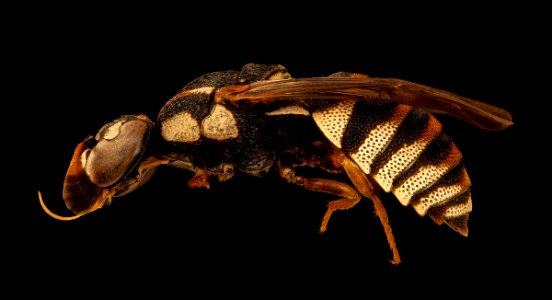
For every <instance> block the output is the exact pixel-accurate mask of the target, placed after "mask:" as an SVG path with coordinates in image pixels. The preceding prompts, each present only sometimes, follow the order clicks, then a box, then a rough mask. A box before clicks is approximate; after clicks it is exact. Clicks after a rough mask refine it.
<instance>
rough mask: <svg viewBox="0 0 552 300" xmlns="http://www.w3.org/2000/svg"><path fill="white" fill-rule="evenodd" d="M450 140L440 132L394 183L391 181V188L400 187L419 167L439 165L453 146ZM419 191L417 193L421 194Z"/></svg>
mask: <svg viewBox="0 0 552 300" xmlns="http://www.w3.org/2000/svg"><path fill="white" fill-rule="evenodd" d="M453 145H454V144H453V142H452V139H451V138H450V137H449V136H448V135H446V134H445V133H444V132H441V133H440V134H439V136H437V137H436V138H435V139H434V140H433V141H432V142H431V143H430V144H429V145H428V146H427V148H426V149H425V150H424V152H422V154H421V155H420V157H419V158H418V159H417V160H416V162H414V163H413V164H412V166H410V168H408V170H406V171H405V172H404V173H402V174H401V175H399V176H398V177H397V178H396V179H395V181H393V186H399V185H401V184H402V183H403V182H404V181H405V180H407V179H408V178H409V177H410V176H412V175H413V174H414V173H415V172H416V171H417V170H418V169H419V168H420V167H422V166H426V165H437V164H439V163H441V162H442V161H443V160H444V159H445V158H446V157H447V156H448V154H449V152H450V151H451V149H452V146H453ZM422 191H423V190H420V191H419V192H418V193H420V192H422ZM418 193H417V194H418Z"/></svg>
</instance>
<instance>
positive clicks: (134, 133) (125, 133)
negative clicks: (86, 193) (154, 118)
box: [81, 115, 151, 188]
mask: <svg viewBox="0 0 552 300" xmlns="http://www.w3.org/2000/svg"><path fill="white" fill-rule="evenodd" d="M148 121H149V120H147V118H146V119H144V117H142V116H132V115H131V116H122V117H120V118H118V119H116V120H115V121H113V122H111V123H108V124H106V125H104V126H103V127H102V129H100V131H98V133H97V134H96V137H95V139H96V141H97V143H96V145H95V146H94V147H93V148H91V149H88V150H87V151H85V152H83V154H82V155H83V157H82V158H81V160H82V164H83V167H84V169H85V171H86V174H87V175H88V177H89V178H90V181H91V182H93V183H94V184H95V185H97V186H98V187H101V188H107V187H110V186H113V185H114V184H116V183H118V182H119V181H120V180H121V179H122V178H123V177H124V176H125V175H126V174H128V172H130V171H131V170H132V169H133V167H134V166H135V164H136V161H137V160H138V159H139V158H140V157H141V155H142V153H143V150H144V148H145V144H146V140H147V135H148V134H149V131H150V129H151V128H150V124H149V123H148Z"/></svg>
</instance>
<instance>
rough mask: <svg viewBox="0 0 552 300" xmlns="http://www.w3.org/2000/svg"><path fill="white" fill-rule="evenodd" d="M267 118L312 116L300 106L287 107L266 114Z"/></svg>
mask: <svg viewBox="0 0 552 300" xmlns="http://www.w3.org/2000/svg"><path fill="white" fill-rule="evenodd" d="M266 115H267V116H280V115H304V116H308V115H310V114H309V112H308V111H307V110H306V109H304V108H302V107H301V106H298V105H291V106H285V107H282V108H279V109H276V110H273V111H270V112H267V113H266Z"/></svg>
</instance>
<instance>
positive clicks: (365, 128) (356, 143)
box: [341, 100, 398, 154]
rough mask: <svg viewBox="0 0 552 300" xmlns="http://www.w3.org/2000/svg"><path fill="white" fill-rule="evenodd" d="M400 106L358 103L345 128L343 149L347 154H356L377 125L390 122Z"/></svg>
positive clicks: (342, 142) (385, 103) (382, 102)
mask: <svg viewBox="0 0 552 300" xmlns="http://www.w3.org/2000/svg"><path fill="white" fill-rule="evenodd" d="M397 105H398V104H396V103H391V102H386V101H377V100H374V101H357V102H356V103H355V106H354V108H353V113H352V114H351V117H350V119H349V122H348V123H347V126H346V127H345V131H344V133H343V138H342V140H341V148H342V149H343V151H344V152H345V153H348V154H349V153H355V152H356V151H357V150H358V148H359V147H360V146H361V145H362V144H363V143H364V141H365V140H366V136H367V135H368V133H370V131H372V130H373V129H374V128H375V127H376V126H377V125H379V124H381V123H383V122H385V121H386V120H388V119H389V118H390V117H391V116H392V115H393V112H394V111H395V108H396V107H397Z"/></svg>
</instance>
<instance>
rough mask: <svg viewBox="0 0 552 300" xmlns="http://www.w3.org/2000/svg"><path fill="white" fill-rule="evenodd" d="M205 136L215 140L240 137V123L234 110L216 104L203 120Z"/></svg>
mask: <svg viewBox="0 0 552 300" xmlns="http://www.w3.org/2000/svg"><path fill="white" fill-rule="evenodd" d="M201 131H202V133H203V136H204V137H206V138H210V139H214V140H227V139H230V138H236V137H238V125H237V123H236V119H235V118H234V115H233V114H232V112H230V111H229V110H228V109H226V107H224V106H222V105H220V104H216V105H215V106H213V108H212V109H211V113H210V114H209V115H208V116H207V117H206V118H205V119H203V121H202V122H201Z"/></svg>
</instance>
